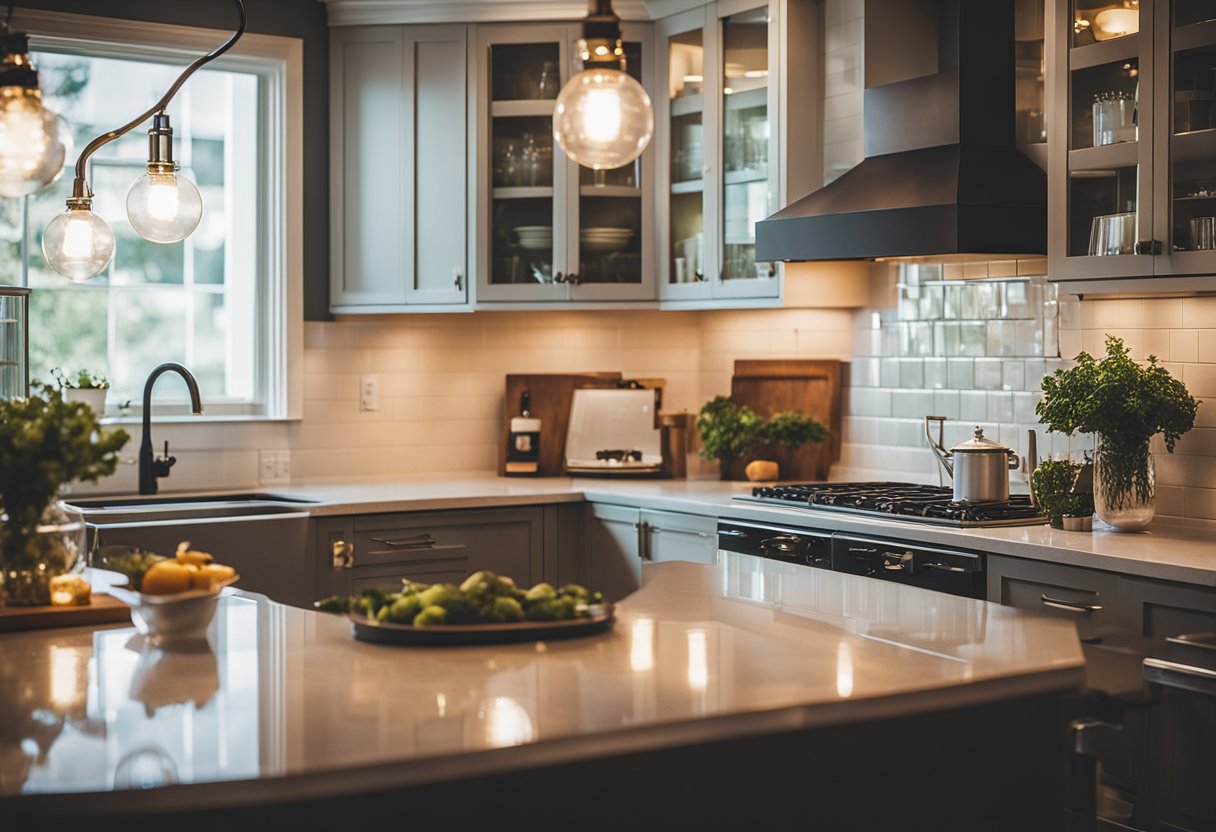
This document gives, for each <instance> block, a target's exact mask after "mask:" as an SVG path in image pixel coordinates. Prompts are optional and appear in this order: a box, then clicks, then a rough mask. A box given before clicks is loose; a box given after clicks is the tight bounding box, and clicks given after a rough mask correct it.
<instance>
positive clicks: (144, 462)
mask: <svg viewBox="0 0 1216 832" xmlns="http://www.w3.org/2000/svg"><path fill="white" fill-rule="evenodd" d="M167 372H174V373H177V374H178V375H179V376H181V377H182V378H183V379H184V380H185V382H186V387H187V388H189V390H190V408H191V410H193V411H194V413H195V415H198V414H200V413H202V412H203V400H202V398H201V397H200V396H199V393H198V381H196V380H195V378H194V376H193V375H192V374H191V373H190V371H189V370H187V369H186V368H185V367H183V366H182V365H181V364H178V363H176V362H173V361H167V362H165V363H164V364H161V365H160V366H159V367H157V368H156V369H155V370H153V371H152V372H151V373H150V374H149V375H148V380H147V381H146V382H144V429H143V439H142V440H141V441H140V443H139V493H140V494H155V493H156V492H157V484H156V481H157V479H158V478H160V477H167V476H169V469H170V468H172V467H173V463H175V462H177V460H176V459H175V458H174V457H171V456H169V442H168V440H165V455H164V456H161V457H154V456H153V455H152V385H154V384H156V380H157V379H158V378H160V377H161V375H162V374H164V373H167Z"/></svg>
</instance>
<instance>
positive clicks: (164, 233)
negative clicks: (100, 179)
mask: <svg viewBox="0 0 1216 832" xmlns="http://www.w3.org/2000/svg"><path fill="white" fill-rule="evenodd" d="M233 2H234V3H235V4H236V7H237V13H238V14H239V16H240V25H239V26H238V27H237V30H236V31H235V32H234V33H233V34H232V36H231V37H230V38H228V40H226V41H225V42H224V43H223V44H222V45H221V46H219V47H218V48H216V49H215V50H213V51H211V52H208V53H207V54H206V55H203V56H202V57H201V58H198V59H197V60H196V61H195V62H194V63H192V64H190V66H188V67H186V69H185V71H184V72H182V74H181V75H180V76H178V78H177V80H176V81H174V82H173V86H171V87H170V88H169V91H168V92H166V93H165V94H164V96H163V97H162V98H161V99H160V100H159V101H157V102H156V103H155V104H154V105H152V107H151V108H150V109H149V110H147V111H146V112H144V113H142V114H140V115H139V116H137V117H136V118H134V119H132V120H131V121H129V122H127V123H126V124H124V125H123V126H122V127H119V128H118V129H117V130H111V131H110V132H109V133H104V134H102V135H100V136H98V137H97V138H95V139H93V141H91V142H89V144H88V146H87V147H85V149H84V151H83V152H82V153H81V154H80V158H79V159H77V160H76V179H75V181H74V182H73V183H72V195H71V196H70V197H68V200H67V210H66V211H64V212H63V213H62V214H60V215H59V216H57V217H55V219H53V220H51V222H50V224H48V225H47V227H46V231H45V232H44V233H43V235H42V253H43V255H45V257H46V262H47V263H48V264H49V265H50V267H51V268H52V269H54V270H55V271H57V272H59V274H61V275H63V276H64V277H66V278H68V279H69V280H74V281H84V280H88V279H90V278H92V277H96V276H97V275H99V274H101V272H102V271H103V270H104V269H105V267H106V266H107V265H108V264H109V262H110V260H111V259H112V258H113V257H114V231H113V229H111V228H110V226H109V225H108V224H106V221H105V220H103V219H102V218H101V217H99V216H97V215H96V214H94V213H93V192H92V191H91V190H90V189H89V185H88V181H87V179H86V172H87V171H86V163H87V162H88V159H89V157H90V156H92V155H93V153H94V152H96V151H97V149H98V148H100V147H102V146H103V145H106V144H108V143H110V142H112V141H114V140H115V139H118V138H120V137H122V136H125V135H126V134H127V133H129V132H131V131H132V130H134V129H135V128H136V127H138V126H139V125H140V124H142V123H143V122H145V121H147V120H148V119H149V118H152V127H151V128H150V129H149V130H148V167H147V170H146V171H145V172H144V173H143V174H142V175H141V176H140V177H139V178H138V179H136V180H135V182H133V183H132V184H131V187H130V189H129V190H128V191H127V219H129V220H130V222H131V226H132V227H133V228H134V229H135V231H136V232H137V233H138V234H139V235H140V236H141V237H143V238H144V239H146V240H149V241H151V242H154V243H176V242H178V241H180V240H184V239H186V238H187V237H189V236H190V234H192V233H193V232H194V229H195V228H197V227H198V224H199V221H200V220H201V219H202V217H203V199H202V196H201V195H200V194H199V192H198V187H197V186H196V185H195V184H194V183H193V182H191V181H190V180H189V179H187V178H186V177H185V176H182V174H181V173H179V171H178V166H177V163H176V162H175V161H173V128H172V126H171V125H170V123H169V114H168V113H167V112H166V111H165V108H166V107H167V106H168V104H169V101H170V100H172V98H173V96H174V95H176V94H177V91H178V90H179V89H181V86H182V84H184V83H185V82H186V79H187V78H189V77H190V76H191V75H193V74H194V73H195V72H196V71H197V70H198V68H199V67H201V66H203V65H204V64H207V63H210V62H211V61H213V60H215V59H216V58H218V57H219V56H220V55H223V54H224V53H225V52H227V51H228V50H229V49H231V48H232V46H233V44H235V43H236V42H237V41H238V40H239V39H240V37H241V35H242V34H244V32H245V3H244V2H243V0H233Z"/></svg>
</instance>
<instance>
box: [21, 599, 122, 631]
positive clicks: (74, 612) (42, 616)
mask: <svg viewBox="0 0 1216 832" xmlns="http://www.w3.org/2000/svg"><path fill="white" fill-rule="evenodd" d="M130 623H131V608H130V607H128V606H127V605H126V604H124V603H123V602H122V601H119V600H118V599H117V598H115V597H113V596H111V595H99V594H97V593H93V595H92V596H91V598H90V603H89V604H88V606H84V607H55V606H50V605H48V606H42V607H0V633H11V632H14V631H17V630H42V629H48V628H50V627H82V626H85V625H89V624H130Z"/></svg>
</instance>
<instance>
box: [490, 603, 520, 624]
mask: <svg viewBox="0 0 1216 832" xmlns="http://www.w3.org/2000/svg"><path fill="white" fill-rule="evenodd" d="M489 612H490V619H491V620H493V621H497V622H501V623H504V624H505V623H508V622H511V621H523V620H524V608H523V607H522V606H521V605H520V603H519V602H518V601H516V600H515V599H514V598H495V599H494V603H493V604H491V605H490V610H489Z"/></svg>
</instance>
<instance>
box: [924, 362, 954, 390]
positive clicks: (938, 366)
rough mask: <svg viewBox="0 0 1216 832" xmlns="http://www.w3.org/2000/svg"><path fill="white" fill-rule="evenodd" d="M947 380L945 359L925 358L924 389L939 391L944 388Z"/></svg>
mask: <svg viewBox="0 0 1216 832" xmlns="http://www.w3.org/2000/svg"><path fill="white" fill-rule="evenodd" d="M947 384H948V380H947V377H946V359H944V358H926V359H925V387H927V388H929V389H931V390H940V389H941V388H943V387H946V386H947Z"/></svg>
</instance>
